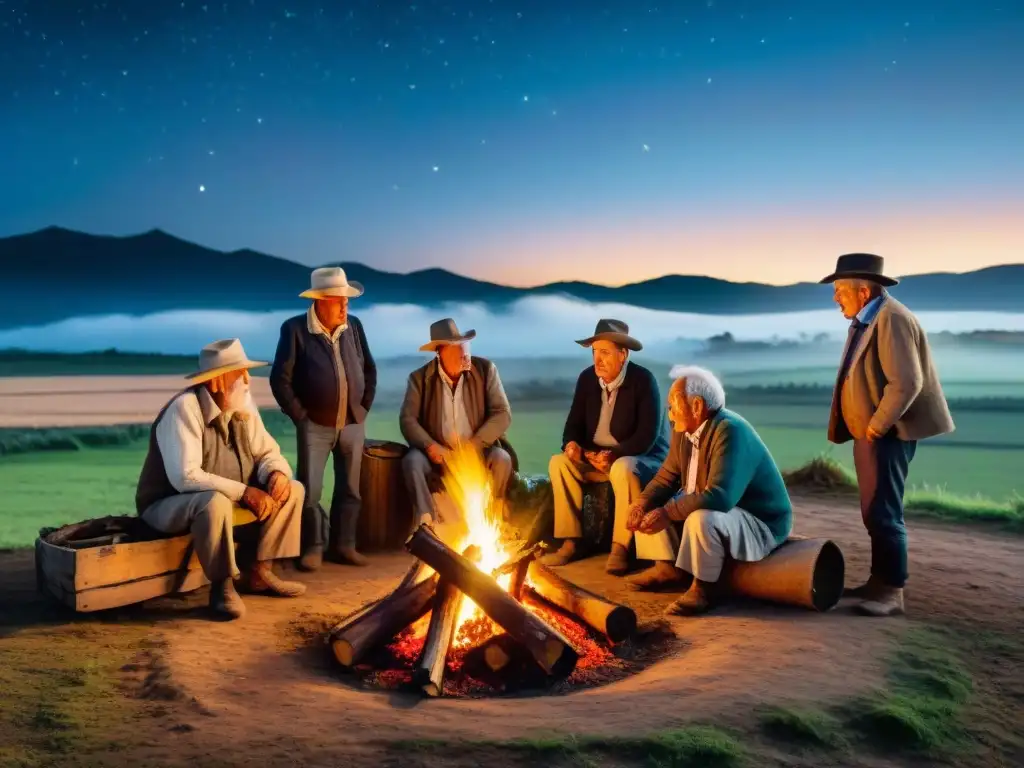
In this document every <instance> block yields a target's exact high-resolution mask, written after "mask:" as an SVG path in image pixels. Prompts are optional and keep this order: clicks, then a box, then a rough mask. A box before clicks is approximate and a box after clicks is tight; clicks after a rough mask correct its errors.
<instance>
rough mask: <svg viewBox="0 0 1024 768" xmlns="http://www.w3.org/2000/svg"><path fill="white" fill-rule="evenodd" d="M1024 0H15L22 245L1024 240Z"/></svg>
mask: <svg viewBox="0 0 1024 768" xmlns="http://www.w3.org/2000/svg"><path fill="white" fill-rule="evenodd" d="M1022 73H1024V2H1022V1H1021V0H998V1H996V2H990V1H989V0H960V1H958V2H953V1H951V0H941V1H939V2H934V1H931V0H929V1H928V2H926V1H925V0H909V1H908V0H885V1H883V0H856V1H855V0H843V1H839V0H788V1H781V0H746V1H745V2H732V1H731V0H700V1H699V2H682V1H680V2H668V1H667V0H663V1H662V2H661V3H660V4H650V3H641V2H639V0H572V2H569V1H562V0H535V1H534V2H511V1H510V0H509V1H506V0H494V1H493V2H486V1H485V0H477V1H476V2H470V1H469V0H452V1H450V2H430V1H428V0H417V1H415V2H412V3H409V2H398V1H397V0H396V1H395V2H385V0H380V2H341V1H340V0H339V1H338V2H330V3H328V2H319V3H313V2H308V1H307V0H293V1H292V2H278V1H277V0H232V1H230V2H214V0H208V1H207V2H197V1H195V0H186V2H179V1H173V2H171V1H168V0H146V2H143V0H124V1H123V2H114V1H111V2H105V3H81V2H75V0H61V1H60V2H58V1H57V0H46V1H45V2H44V1H42V0H0V179H2V180H3V184H2V185H0V235H10V234H17V233H21V232H26V231H29V230H33V229H38V228H41V227H45V226H48V225H51V224H57V225H61V226H66V227H71V228H75V229H81V230H85V231H89V232H95V233H110V234H133V233H137V232H141V231H145V230H148V229H151V228H153V227H159V228H161V229H164V230H167V231H168V232H170V233H172V234H175V235H178V236H180V237H184V238H187V239H190V240H194V241H196V242H199V243H202V244H204V245H208V246H211V247H215V248H220V249H226V250H230V249H235V248H241V247H252V248H255V249H258V250H261V251H264V252H268V253H272V254H275V255H278V256H283V257H287V258H291V259H294V260H296V261H301V262H304V263H307V264H317V263H323V262H326V261H337V260H353V261H362V262H364V263H368V264H371V265H373V266H376V267H379V268H383V269H390V270H397V271H408V270H410V269H417V268H421V267H425V266H443V267H446V268H448V269H451V270H454V271H457V272H461V273H464V274H470V275H474V276H480V277H486V278H490V279H494V280H497V281H502V282H509V283H514V284H519V285H529V284H537V283H542V282H547V281H549V280H555V279H584V280H590V281H593V282H604V283H621V282H626V281H630V280H634V279H643V278H646V277H650V276H654V275H659V274H664V273H669V272H671V273H687V274H695V273H697V274H712V275H716V276H721V277H725V278H728V279H731V280H756V281H761V282H774V283H786V282H794V281H797V280H807V279H817V278H819V277H820V276H821V275H822V274H824V273H825V272H827V271H830V270H831V267H832V266H833V265H834V259H835V256H836V255H838V254H839V253H843V252H847V251H853V250H873V251H875V252H878V253H881V254H882V255H884V256H885V257H886V260H887V265H888V267H889V269H890V271H892V272H894V273H896V274H908V273H914V272H924V271H938V270H952V271H964V270H967V269H971V268H974V267H980V266H984V265H987V264H994V263H1007V262H1014V261H1024V214H1022V211H1024V75H1022Z"/></svg>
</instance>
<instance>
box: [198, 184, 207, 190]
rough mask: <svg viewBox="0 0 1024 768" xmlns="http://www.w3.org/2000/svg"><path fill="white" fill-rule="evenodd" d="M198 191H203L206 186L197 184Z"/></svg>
mask: <svg viewBox="0 0 1024 768" xmlns="http://www.w3.org/2000/svg"><path fill="white" fill-rule="evenodd" d="M199 191H200V192H205V191H206V187H205V186H204V185H202V184H200V185H199Z"/></svg>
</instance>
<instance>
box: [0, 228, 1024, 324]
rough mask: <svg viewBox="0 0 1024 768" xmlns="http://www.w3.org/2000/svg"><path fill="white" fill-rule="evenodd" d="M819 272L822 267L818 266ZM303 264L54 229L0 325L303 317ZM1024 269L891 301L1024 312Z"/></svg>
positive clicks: (456, 291) (373, 282)
mask: <svg viewBox="0 0 1024 768" xmlns="http://www.w3.org/2000/svg"><path fill="white" fill-rule="evenodd" d="M341 266H343V267H344V268H345V271H346V272H347V273H348V275H349V277H350V278H351V279H353V280H358V281H360V282H361V283H363V284H364V285H365V286H366V295H365V298H364V299H363V300H362V301H363V302H365V303H367V304H370V303H374V304H391V303H414V304H419V305H425V306H438V305H441V304H444V303H446V302H482V303H485V304H487V305H489V306H492V307H500V306H502V305H506V304H508V303H510V302H513V301H516V300H518V299H522V298H525V297H528V296H551V295H561V296H567V297H573V298H576V299H579V300H582V301H587V302H595V303H597V302H600V303H619V304H627V305H632V306H637V307H645V308H648V309H659V310H672V311H677V312H695V313H699V314H713V315H725V314H729V315H732V314H762V313H775V312H793V311H801V310H813V309H828V308H830V307H831V294H830V292H829V289H828V288H827V287H825V286H821V285H818V284H817V283H814V282H808V283H797V284H794V285H786V286H774V285H763V284H760V283H731V282H728V281H726V280H717V279H714V278H710V277H700V276H689V275H667V276H665V277H659V278H656V279H653V280H645V281H643V282H639V283H632V284H629V285H623V286H619V287H610V286H604V285H594V284H592V283H586V282H560V283H550V284H548V285H543V286H537V287H534V288H515V287H510V286H505V285H497V284H495V283H489V282H485V281H482V280H474V279H472V278H468V277H463V276H461V275H456V274H453V273H451V272H447V271H445V270H443V269H426V270H420V271H417V272H410V273H407V274H398V273H393V272H384V271H381V270H377V269H374V268H373V267H369V266H366V265H365V264H359V263H352V262H343V263H342V264H341ZM821 266H822V269H821V271H822V274H824V273H825V272H827V271H828V270H829V269H830V268H831V266H832V264H831V263H829V260H828V258H825V259H823V261H822V265H821ZM309 273H310V267H308V266H306V265H303V264H298V263H296V262H294V261H289V260H287V259H282V258H278V257H276V256H269V255H267V254H263V253H259V252H257V251H252V250H248V249H245V250H238V251H231V252H230V253H225V252H222V251H216V250H213V249H210V248H204V247H203V246H200V245H196V244H195V243H190V242H187V241H185V240H181V239H179V238H176V237H174V236H172V235H169V234H167V233H166V232H162V231H160V230H151V231H149V232H146V233H144V234H141V235H132V236H128V237H112V236H105V235H90V234H85V233H82V232H75V231H72V230H68V229H62V228H60V227H49V228H47V229H43V230H40V231H38V232H32V233H29V234H25V235H16V236H13V237H7V238H0V329H4V328H13V327H18V326H26V325H39V324H44V323H52V322H55V321H58V320H61V319H65V318H68V317H75V316H88V315H92V316H95V315H105V314H114V313H118V314H129V315H140V314H149V313H153V312H159V311H167V310H174V309H223V310H243V311H244V310H248V311H273V310H296V311H298V310H301V309H302V308H303V307H304V306H305V303H304V302H303V300H302V299H299V298H298V294H299V292H300V291H302V290H303V289H305V288H306V287H308V285H309ZM1022 289H1024V264H1012V265H1006V266H998V267H988V268H986V269H980V270H977V271H974V272H967V273H963V274H952V273H934V274H924V275H913V276H910V277H906V278H904V279H903V280H902V281H901V283H900V285H899V286H897V287H896V288H895V289H893V295H894V296H896V297H898V298H899V299H900V300H901V301H904V302H906V303H907V304H909V305H910V306H911V307H912V308H914V309H915V310H945V311H966V310H988V311H1006V312H1024V290H1022Z"/></svg>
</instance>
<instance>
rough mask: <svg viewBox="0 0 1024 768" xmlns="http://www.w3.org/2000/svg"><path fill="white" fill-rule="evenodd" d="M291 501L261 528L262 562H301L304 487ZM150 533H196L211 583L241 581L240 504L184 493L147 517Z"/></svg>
mask: <svg viewBox="0 0 1024 768" xmlns="http://www.w3.org/2000/svg"><path fill="white" fill-rule="evenodd" d="M291 489H292V490H291V495H290V496H289V497H288V500H287V501H286V502H285V503H284V504H282V505H281V508H280V509H279V510H278V511H277V512H276V513H275V514H273V515H271V516H270V517H268V518H267V519H266V520H264V521H263V522H261V523H257V525H259V526H260V536H259V544H258V545H257V548H256V559H257V560H258V561H264V560H277V559H279V558H286V557H298V556H299V545H300V536H301V531H302V528H301V524H302V503H303V500H304V499H305V496H306V492H305V489H304V488H303V487H302V484H301V483H299V482H296V481H295V480H292V481H291ZM141 517H142V520H143V522H145V523H146V525H148V526H149V527H150V528H153V529H154V530H157V531H160V532H161V533H166V534H168V535H171V536H177V535H180V534H183V533H191V534H192V541H193V547H194V548H195V552H196V556H197V557H198V558H199V563H200V565H202V567H203V573H205V574H206V578H208V579H209V580H210V581H211V582H214V583H216V582H218V581H224V580H225V579H235V578H238V576H239V575H240V574H239V571H238V566H237V565H236V564H235V539H234V532H233V527H232V526H233V519H234V502H232V501H231V499H229V498H228V497H227V496H225V495H224V494H223V493H220V492H219V491H198V492H195V493H179V494H176V495H174V496H168V497H167V498H166V499H161V500H160V501H157V502H155V503H154V504H151V505H150V506H149V507H148V508H147V509H146V510H145V511H144V512H143V513H142V515H141Z"/></svg>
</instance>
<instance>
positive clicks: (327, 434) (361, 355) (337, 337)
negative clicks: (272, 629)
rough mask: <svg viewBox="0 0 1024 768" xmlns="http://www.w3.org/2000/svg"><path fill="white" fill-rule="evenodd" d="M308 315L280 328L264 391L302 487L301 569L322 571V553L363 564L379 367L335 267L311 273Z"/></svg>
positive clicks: (359, 290)
mask: <svg viewBox="0 0 1024 768" xmlns="http://www.w3.org/2000/svg"><path fill="white" fill-rule="evenodd" d="M299 295H300V296H301V297H303V298H306V299H312V300H313V303H312V304H311V305H310V307H309V309H308V310H307V311H306V312H304V313H303V314H301V315H297V316H295V317H292V318H290V319H288V320H286V321H285V322H284V323H283V324H282V325H281V338H280V340H279V341H278V344H277V354H276V355H275V356H274V367H273V368H272V369H271V371H270V388H271V390H272V391H273V393H274V397H275V399H276V400H277V402H278V405H280V406H281V410H282V411H284V412H285V413H286V414H287V415H288V417H289V418H290V419H291V420H292V421H293V422H294V423H295V429H296V436H297V439H298V454H299V465H298V476H299V480H300V481H301V482H302V484H303V485H304V486H305V487H306V505H305V508H304V509H303V514H302V517H303V551H302V558H301V560H300V561H299V567H300V568H302V569H303V570H307V571H313V570H316V569H317V568H319V567H320V565H321V562H322V560H323V553H324V547H325V546H328V545H329V546H330V548H331V550H332V551H331V554H332V555H333V556H334V557H335V558H336V559H338V560H339V561H340V562H342V563H347V564H349V565H366V564H367V562H368V561H367V559H366V558H365V557H363V555H361V554H360V553H359V552H357V551H356V523H357V522H358V519H359V511H360V507H361V506H362V499H361V497H360V495H359V471H360V468H361V467H362V458H363V443H364V441H365V439H366V426H365V421H366V414H367V413H368V412H369V410H370V407H371V406H372V405H373V398H374V395H375V394H376V391H377V365H376V363H375V362H374V360H373V355H371V354H370V347H369V345H368V344H367V343H366V334H365V333H364V331H363V325H362V323H360V322H359V319H358V318H357V317H356V316H355V315H350V314H349V312H348V300H349V299H350V298H355V297H357V296H362V295H363V286H361V285H360V284H359V283H357V282H355V281H354V280H351V281H350V280H349V279H348V278H347V277H346V275H345V270H343V269H342V268H341V267H321V268H319V269H314V270H313V274H312V278H311V286H310V288H309V290H307V291H303V292H302V293H301V294H299ZM331 455H333V456H334V493H333V495H332V498H331V514H330V517H328V515H327V514H326V513H325V512H324V509H323V507H321V506H320V498H321V496H322V495H323V488H324V469H325V468H326V465H327V457H328V456H331Z"/></svg>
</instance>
